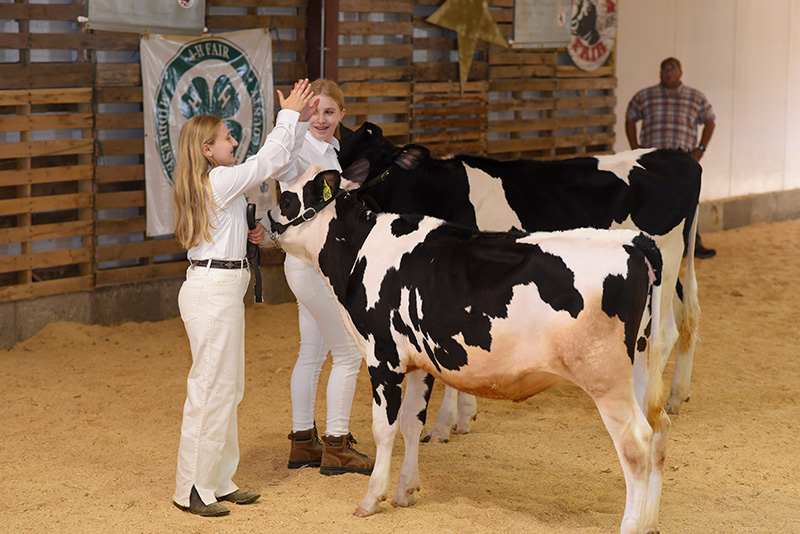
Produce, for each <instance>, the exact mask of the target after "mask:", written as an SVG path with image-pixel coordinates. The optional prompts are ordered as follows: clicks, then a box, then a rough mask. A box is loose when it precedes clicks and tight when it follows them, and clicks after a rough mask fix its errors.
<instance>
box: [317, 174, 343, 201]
mask: <svg viewBox="0 0 800 534" xmlns="http://www.w3.org/2000/svg"><path fill="white" fill-rule="evenodd" d="M340 182H341V176H339V171H337V170H328V171H322V172H321V173H319V174H317V175H316V176H315V177H314V196H316V197H318V198H320V199H321V200H330V199H331V198H333V196H334V195H335V194H336V193H337V192H338V191H339V183H340Z"/></svg>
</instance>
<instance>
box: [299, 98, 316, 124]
mask: <svg viewBox="0 0 800 534" xmlns="http://www.w3.org/2000/svg"><path fill="white" fill-rule="evenodd" d="M317 106H319V97H314V96H313V95H312V97H311V102H309V103H308V105H307V106H306V107H304V108H303V111H301V112H300V118H299V119H298V120H299V121H300V122H306V121H307V120H309V119H310V118H311V117H312V116H313V115H314V112H315V111H317Z"/></svg>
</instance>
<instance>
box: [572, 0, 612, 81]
mask: <svg viewBox="0 0 800 534" xmlns="http://www.w3.org/2000/svg"><path fill="white" fill-rule="evenodd" d="M616 4H617V3H616V0H572V22H571V25H570V33H571V35H572V38H571V39H570V43H569V47H568V50H569V55H570V57H571V58H572V61H573V63H575V65H577V66H578V67H580V68H581V69H583V70H595V69H596V68H597V67H599V66H601V65H602V64H603V63H605V61H606V59H607V58H608V55H609V54H610V53H611V50H612V49H613V48H614V38H615V37H616V35H617V5H616Z"/></svg>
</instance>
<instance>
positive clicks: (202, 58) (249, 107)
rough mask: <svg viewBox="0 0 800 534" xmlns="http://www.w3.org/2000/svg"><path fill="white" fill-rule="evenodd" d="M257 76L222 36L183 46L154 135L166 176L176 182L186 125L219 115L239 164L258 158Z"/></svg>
mask: <svg viewBox="0 0 800 534" xmlns="http://www.w3.org/2000/svg"><path fill="white" fill-rule="evenodd" d="M264 106H265V101H264V96H263V95H262V92H261V82H260V79H259V75H258V72H257V71H256V69H255V68H254V67H253V66H252V65H251V63H250V60H249V59H248V57H247V55H246V54H245V53H244V51H243V50H241V49H240V48H238V47H237V46H236V45H234V44H233V43H232V42H230V41H228V40H227V39H223V38H220V37H213V38H206V39H199V40H197V41H192V42H189V43H187V44H186V45H184V46H183V47H182V48H181V49H180V50H179V51H178V52H177V53H176V54H175V56H173V58H172V59H171V60H170V61H169V62H168V63H167V65H166V67H165V68H164V71H163V73H162V75H161V83H160V84H159V87H158V90H157V91H156V98H155V110H154V111H155V122H156V128H155V134H156V144H157V147H158V154H159V157H160V160H161V167H162V169H163V171H164V176H166V178H167V180H169V182H170V183H173V173H174V171H175V164H176V160H175V150H176V149H177V146H178V137H179V136H180V131H181V128H182V127H183V125H184V124H186V121H188V120H189V119H191V118H192V117H194V116H195V115H203V114H209V115H216V116H218V117H220V118H221V119H223V120H224V121H225V125H226V126H227V127H228V129H229V130H230V131H231V134H232V135H233V137H234V138H235V139H236V140H237V141H238V142H239V146H238V147H237V148H236V152H235V154H234V155H235V157H236V162H237V163H241V162H242V161H244V159H245V158H246V157H248V156H249V155H251V154H255V153H256V152H257V151H258V148H259V147H260V146H261V141H262V138H263V136H264V127H265V125H266V122H267V121H266V110H265V108H264Z"/></svg>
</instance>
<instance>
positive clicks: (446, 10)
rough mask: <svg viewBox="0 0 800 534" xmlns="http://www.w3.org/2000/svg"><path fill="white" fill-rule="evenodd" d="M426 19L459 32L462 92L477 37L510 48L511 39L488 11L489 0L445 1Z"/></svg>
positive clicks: (459, 68) (470, 65) (459, 66)
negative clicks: (507, 39) (504, 33)
mask: <svg viewBox="0 0 800 534" xmlns="http://www.w3.org/2000/svg"><path fill="white" fill-rule="evenodd" d="M426 20H427V22H430V23H431V24H435V25H436V26H441V27H442V28H447V29H448V30H453V31H454V32H456V34H458V74H459V78H460V80H461V92H462V93H463V92H464V86H465V85H466V83H467V78H468V77H469V69H470V67H472V57H473V55H474V54H475V46H476V45H477V43H478V39H480V40H482V41H486V42H488V43H492V44H496V45H497V46H502V47H503V48H508V42H507V41H506V39H505V37H503V34H502V33H501V32H500V28H499V27H498V26H497V22H495V20H494V17H493V16H492V13H491V11H489V0H445V3H444V4H442V5H441V6H440V7H439V9H437V10H436V12H435V13H434V14H433V15H431V16H430V17H428V18H427V19H426Z"/></svg>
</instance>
